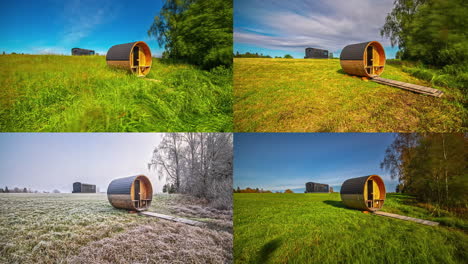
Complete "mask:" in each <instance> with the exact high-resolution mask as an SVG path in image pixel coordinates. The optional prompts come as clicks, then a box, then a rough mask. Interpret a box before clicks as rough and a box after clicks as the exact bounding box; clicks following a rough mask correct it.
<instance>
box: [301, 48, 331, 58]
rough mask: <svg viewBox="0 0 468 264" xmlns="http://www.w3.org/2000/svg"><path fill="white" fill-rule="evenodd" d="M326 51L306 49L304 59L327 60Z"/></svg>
mask: <svg viewBox="0 0 468 264" xmlns="http://www.w3.org/2000/svg"><path fill="white" fill-rule="evenodd" d="M327 58H328V50H323V49H315V48H307V49H306V50H305V57H304V59H327Z"/></svg>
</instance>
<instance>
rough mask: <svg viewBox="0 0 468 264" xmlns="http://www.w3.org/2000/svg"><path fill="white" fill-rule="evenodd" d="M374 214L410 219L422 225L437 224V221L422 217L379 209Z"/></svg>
mask: <svg viewBox="0 0 468 264" xmlns="http://www.w3.org/2000/svg"><path fill="white" fill-rule="evenodd" d="M374 214H376V215H382V216H387V217H392V218H397V219H401V220H406V221H412V222H416V223H420V224H423V225H429V226H436V225H439V223H437V222H432V221H428V220H422V219H419V218H413V217H409V216H404V215H398V214H391V213H386V212H381V211H375V212H374Z"/></svg>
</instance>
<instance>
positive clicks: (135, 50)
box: [133, 46, 140, 68]
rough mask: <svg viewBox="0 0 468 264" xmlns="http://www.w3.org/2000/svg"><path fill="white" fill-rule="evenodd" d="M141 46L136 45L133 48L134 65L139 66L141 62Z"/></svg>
mask: <svg viewBox="0 0 468 264" xmlns="http://www.w3.org/2000/svg"><path fill="white" fill-rule="evenodd" d="M139 56H140V48H139V47H138V46H135V48H133V66H135V67H137V68H138V66H139V64H140V57H139Z"/></svg>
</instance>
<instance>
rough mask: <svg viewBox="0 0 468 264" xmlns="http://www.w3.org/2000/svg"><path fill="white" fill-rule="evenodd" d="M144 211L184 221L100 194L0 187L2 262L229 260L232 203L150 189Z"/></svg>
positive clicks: (0, 259) (0, 261)
mask: <svg viewBox="0 0 468 264" xmlns="http://www.w3.org/2000/svg"><path fill="white" fill-rule="evenodd" d="M149 211H154V212H159V213H164V214H170V215H174V216H179V217H185V218H189V219H194V220H198V221H203V222H206V223H207V226H206V227H194V226H187V225H184V224H181V223H174V222H168V221H164V220H159V219H157V218H151V217H145V216H139V215H137V214H131V213H128V212H127V211H124V210H117V209H115V208H113V207H112V206H111V205H110V204H109V202H108V201H107V196H106V195H105V194H0V237H1V239H0V263H231V262H232V241H233V238H232V211H231V210H225V211H221V210H216V209H214V208H210V207H208V206H207V204H206V203H204V201H202V200H198V199H195V198H191V197H186V196H182V195H156V196H154V197H153V204H152V207H151V208H150V210H149Z"/></svg>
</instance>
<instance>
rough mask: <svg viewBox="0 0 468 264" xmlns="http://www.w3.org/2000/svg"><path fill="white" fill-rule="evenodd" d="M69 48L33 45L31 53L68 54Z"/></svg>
mask: <svg viewBox="0 0 468 264" xmlns="http://www.w3.org/2000/svg"><path fill="white" fill-rule="evenodd" d="M70 52H71V51H70V50H68V49H65V48H63V47H58V46H55V47H33V48H32V53H33V54H56V55H69V54H70Z"/></svg>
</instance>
